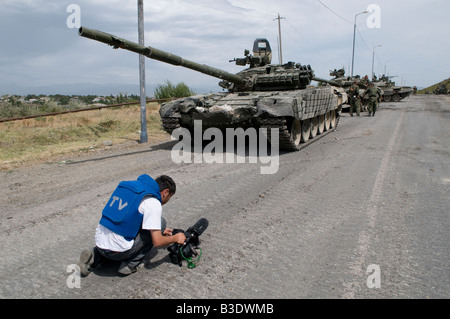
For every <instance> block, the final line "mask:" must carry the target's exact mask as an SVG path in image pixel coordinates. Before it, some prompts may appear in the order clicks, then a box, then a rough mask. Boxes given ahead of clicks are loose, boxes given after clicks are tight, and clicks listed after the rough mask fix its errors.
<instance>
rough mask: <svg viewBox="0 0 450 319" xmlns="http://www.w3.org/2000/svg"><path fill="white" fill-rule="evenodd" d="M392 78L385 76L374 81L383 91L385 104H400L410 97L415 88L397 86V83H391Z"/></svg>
mask: <svg viewBox="0 0 450 319" xmlns="http://www.w3.org/2000/svg"><path fill="white" fill-rule="evenodd" d="M391 78H392V77H389V76H386V75H383V76H382V77H380V78H379V79H376V78H375V79H373V81H372V82H373V84H374V85H375V87H377V88H380V89H381V90H382V91H383V101H385V102H391V101H392V102H399V101H401V100H403V99H404V98H406V97H408V96H409V95H410V94H411V93H412V92H413V88H412V87H409V86H397V85H395V82H393V81H391Z"/></svg>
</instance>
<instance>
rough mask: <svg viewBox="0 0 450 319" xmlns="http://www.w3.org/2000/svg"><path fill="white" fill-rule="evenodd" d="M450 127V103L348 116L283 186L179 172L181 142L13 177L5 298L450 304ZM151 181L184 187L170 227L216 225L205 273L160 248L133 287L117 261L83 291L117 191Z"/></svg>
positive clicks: (282, 167)
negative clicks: (145, 176)
mask: <svg viewBox="0 0 450 319" xmlns="http://www.w3.org/2000/svg"><path fill="white" fill-rule="evenodd" d="M449 119H450V98H449V97H442V96H413V97H410V98H408V99H407V100H404V101H402V102H401V103H385V104H382V107H381V108H380V110H379V112H378V113H377V115H376V117H374V118H369V117H367V116H366V115H365V114H364V115H363V116H362V117H360V118H350V117H349V116H348V114H345V113H344V114H343V116H342V117H341V120H340V123H339V128H338V130H337V131H336V132H334V133H332V134H329V135H327V136H325V137H324V138H322V139H320V140H318V141H317V142H316V143H313V144H312V145H310V146H308V147H307V148H306V149H303V150H302V151H300V152H295V153H283V154H281V155H280V158H279V160H280V162H279V169H278V172H277V173H276V174H269V175H263V174H261V170H260V169H261V167H262V166H263V164H261V163H255V164H253V163H248V161H247V162H246V163H240V164H238V163H224V164H217V163H215V164H208V163H182V164H174V163H173V162H172V158H171V149H172V147H173V146H174V145H175V143H176V142H167V143H163V144H159V145H154V146H151V147H149V146H148V145H134V146H129V147H128V148H124V147H122V148H112V149H110V150H104V151H101V152H91V153H90V154H87V155H83V156H78V157H72V158H67V159H66V161H65V162H57V163H49V164H43V165H40V166H34V167H32V168H22V169H17V170H14V171H10V172H1V173H0V251H1V258H0V297H1V298H449V297H450V283H449V279H450V269H449V260H450V245H449V243H450V236H449V229H450V220H449V207H450V196H449V188H450V126H449V125H448V123H449ZM142 173H149V174H151V175H152V176H157V175H160V174H168V175H170V176H172V177H173V178H174V179H175V181H176V182H177V186H178V191H177V193H176V195H175V196H174V197H173V198H172V200H171V201H170V202H169V203H168V204H167V205H166V206H165V207H164V214H165V216H166V219H167V220H168V222H169V226H173V227H177V228H187V227H188V226H190V224H192V223H193V222H195V221H196V220H197V219H199V218H200V217H206V218H208V219H209V221H210V227H209V228H208V230H207V231H206V232H205V233H204V234H203V236H202V237H203V242H202V248H203V256H202V258H201V260H200V263H199V264H198V266H197V268H195V269H192V270H190V269H187V267H186V265H185V264H184V266H183V267H182V268H180V267H178V266H176V265H173V264H171V263H170V262H169V260H168V257H167V251H166V250H164V249H154V250H153V251H152V252H151V253H150V255H149V256H148V258H146V261H145V263H144V264H143V265H142V266H141V267H140V268H139V269H138V272H136V273H134V274H132V275H131V276H128V277H119V276H117V275H116V269H117V264H111V265H108V266H106V267H105V268H104V269H102V270H100V271H96V272H94V273H92V274H91V275H89V276H88V277H86V278H83V279H81V281H80V284H79V288H77V287H73V288H69V286H70V285H69V286H68V278H69V279H71V278H72V277H69V276H70V275H73V272H72V271H71V268H70V267H71V266H70V265H72V264H75V263H76V262H77V260H78V257H79V254H80V252H81V251H82V250H83V248H85V247H90V246H92V245H93V244H94V243H93V235H94V230H95V227H96V224H97V223H98V220H99V218H100V212H101V210H102V208H103V206H104V205H105V204H106V201H107V200H108V198H109V196H110V194H111V192H112V191H113V189H114V188H115V186H116V184H117V183H118V182H119V181H121V180H130V179H134V178H136V177H137V176H138V175H140V174H142ZM68 267H69V268H68ZM68 270H69V271H68ZM69 284H72V285H75V286H76V285H77V281H76V280H75V281H71V280H69ZM378 287H379V288H378Z"/></svg>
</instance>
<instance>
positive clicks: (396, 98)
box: [392, 93, 401, 102]
mask: <svg viewBox="0 0 450 319" xmlns="http://www.w3.org/2000/svg"><path fill="white" fill-rule="evenodd" d="M392 100H393V101H394V102H398V101H400V100H401V99H400V94H398V93H396V94H394V96H393V97H392Z"/></svg>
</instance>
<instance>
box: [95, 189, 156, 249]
mask: <svg viewBox="0 0 450 319" xmlns="http://www.w3.org/2000/svg"><path fill="white" fill-rule="evenodd" d="M138 210H139V212H140V213H141V214H143V215H144V218H143V220H142V229H148V230H150V229H155V230H161V213H162V206H161V203H160V201H159V200H157V199H156V198H154V197H145V198H144V199H143V200H142V202H141V204H140V205H139V209H138ZM95 244H96V245H97V247H99V248H102V249H108V250H112V251H116V252H123V251H127V250H129V249H130V248H131V247H132V246H133V244H134V240H126V239H125V238H124V237H123V236H121V235H118V234H116V233H114V232H112V231H111V230H109V229H108V228H106V227H104V226H103V225H100V224H98V226H97V229H96V230H95Z"/></svg>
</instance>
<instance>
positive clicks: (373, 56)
mask: <svg viewBox="0 0 450 319" xmlns="http://www.w3.org/2000/svg"><path fill="white" fill-rule="evenodd" d="M378 47H381V44H378V45H374V46H373V50H372V81H373V77H374V76H375V74H374V73H373V66H374V62H375V48H378Z"/></svg>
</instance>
